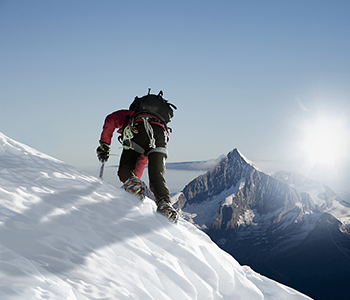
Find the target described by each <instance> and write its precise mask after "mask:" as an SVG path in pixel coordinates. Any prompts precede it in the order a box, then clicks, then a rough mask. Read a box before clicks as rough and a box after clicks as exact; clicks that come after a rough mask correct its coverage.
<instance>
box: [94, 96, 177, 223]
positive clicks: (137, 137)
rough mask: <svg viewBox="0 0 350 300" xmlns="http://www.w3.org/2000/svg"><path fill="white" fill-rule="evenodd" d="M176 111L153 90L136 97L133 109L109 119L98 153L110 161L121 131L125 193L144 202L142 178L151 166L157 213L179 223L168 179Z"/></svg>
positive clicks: (116, 112)
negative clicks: (153, 92) (112, 148)
mask: <svg viewBox="0 0 350 300" xmlns="http://www.w3.org/2000/svg"><path fill="white" fill-rule="evenodd" d="M173 109H177V108H176V106H175V105H173V104H171V103H169V102H168V101H167V100H165V99H164V98H163V92H162V91H160V92H159V94H158V95H154V94H150V89H149V90H148V94H147V95H145V96H143V97H141V98H138V97H135V99H134V101H133V102H132V103H131V104H130V107H129V109H122V110H118V111H115V112H113V113H111V114H109V115H108V116H107V117H106V118H105V121H104V125H103V130H102V133H101V137H100V141H99V142H100V145H99V146H98V147H97V149H96V152H97V156H98V159H99V160H100V161H101V162H106V161H107V160H108V158H109V152H110V145H111V140H112V137H113V133H114V131H115V129H118V133H121V136H120V137H119V138H118V139H119V141H120V142H121V143H122V146H123V151H122V154H121V157H120V162H119V169H118V177H119V179H120V181H121V182H122V183H123V184H124V189H125V190H126V191H127V192H129V193H131V194H136V195H138V196H139V198H140V199H141V200H142V201H143V200H144V198H145V188H144V185H143V182H142V180H141V176H142V174H143V171H144V169H145V167H146V165H147V163H148V177H149V187H150V190H151V191H152V192H153V194H154V197H155V201H156V204H157V212H159V213H161V214H163V215H165V216H166V217H167V218H169V219H170V220H171V221H173V222H177V219H178V214H177V211H176V210H175V209H174V208H173V207H172V205H171V202H170V195H169V189H168V187H167V184H166V181H165V178H164V173H165V160H166V159H167V156H168V151H167V143H168V141H169V132H171V129H170V128H169V127H168V126H167V124H168V123H169V122H170V120H171V118H173V116H174V110H173Z"/></svg>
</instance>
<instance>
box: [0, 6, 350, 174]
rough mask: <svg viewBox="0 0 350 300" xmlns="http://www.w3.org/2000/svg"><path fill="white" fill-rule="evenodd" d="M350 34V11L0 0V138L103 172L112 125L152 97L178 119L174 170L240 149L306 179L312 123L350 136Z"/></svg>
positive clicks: (172, 153)
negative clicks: (101, 151)
mask: <svg viewBox="0 0 350 300" xmlns="http://www.w3.org/2000/svg"><path fill="white" fill-rule="evenodd" d="M349 32H350V2H349V1H337V0H336V1H334V0H333V1H332V0H330V1H301V0H300V1H298V0H297V1H263V0H260V1H89V0H87V1H44V0H41V1H36V0H32V1H22V0H18V1H9V0H8V1H6V0H0V41H1V42H0V51H1V56H0V99H1V112H0V116H1V118H0V131H1V132H3V133H4V134H6V135H7V136H9V137H11V138H13V139H16V140H18V141H20V142H23V143H25V144H28V145H30V146H32V147H34V148H36V149H37V150H40V151H42V152H44V153H47V154H49V155H51V156H54V157H56V158H58V159H61V160H63V161H65V162H68V163H70V164H72V165H74V166H76V167H78V168H80V169H89V168H96V167H98V162H97V159H96V155H95V149H96V147H97V145H98V139H99V135H100V132H101V128H102V124H103V121H104V118H105V116H106V115H107V114H109V113H111V112H113V111H115V110H118V109H121V108H126V107H128V106H129V104H130V102H131V101H132V100H133V98H134V97H135V96H142V95H143V94H146V93H147V89H148V88H149V87H151V88H152V91H153V92H154V93H158V91H159V90H160V89H162V90H163V91H164V97H165V98H166V99H169V100H170V101H171V102H173V103H174V104H176V105H177V106H178V110H177V111H176V113H175V118H174V120H173V121H172V123H171V127H172V128H173V134H172V135H171V140H170V143H169V152H170V155H169V158H168V161H170V162H177V161H193V160H206V159H212V158H217V157H218V156H220V155H222V154H227V153H228V152H229V151H231V150H232V149H233V148H238V149H239V150H240V151H241V152H242V153H243V154H244V155H245V156H246V157H248V158H249V159H252V160H260V161H271V160H272V161H277V162H283V163H291V164H293V166H298V168H299V166H300V168H302V167H305V165H306V158H305V156H303V152H302V151H300V143H301V142H300V140H301V139H302V136H303V132H302V127H303V124H305V122H309V120H312V119H313V118H314V117H315V115H317V114H319V113H320V112H321V113H325V114H327V115H331V116H332V117H334V118H342V120H343V125H344V128H345V130H346V132H347V133H350V131H349V128H350V125H349V119H348V117H349V110H350V85H349V82H350V59H349V53H350V39H349ZM349 135H350V134H349ZM112 151H113V153H115V154H120V149H119V144H118V143H117V141H116V139H114V141H113V144H112ZM110 163H111V164H117V163H118V157H113V158H111V162H110ZM349 165H350V164H349V160H348V158H347V157H343V158H342V164H341V165H338V166H336V167H337V171H336V173H337V179H338V178H342V179H344V178H345V177H346V176H348V174H349V173H350V172H348V170H349V169H348V167H349ZM345 166H346V167H345ZM316 169H317V172H316V173H317V174H318V175H319V174H320V172H321V173H324V172H326V173H327V172H328V174H329V170H328V169H322V171H320V170H321V169H320V168H316ZM316 169H315V170H316ZM303 170H306V169H305V168H304V169H303ZM308 170H309V171H310V170H311V169H308ZM310 173H311V171H310ZM314 173H315V172H314ZM316 173H315V174H316ZM315 174H314V175H315ZM317 174H316V175H317ZM306 175H307V174H306ZM349 178H350V177H349Z"/></svg>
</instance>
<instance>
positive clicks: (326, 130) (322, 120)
mask: <svg viewBox="0 0 350 300" xmlns="http://www.w3.org/2000/svg"><path fill="white" fill-rule="evenodd" d="M304 133H305V138H304V142H303V144H302V149H303V150H304V151H305V152H306V154H307V155H308V158H309V159H310V160H311V162H313V163H320V164H326V165H334V164H335V163H336V162H337V161H339V160H340V159H342V158H343V157H344V156H345V155H346V148H347V145H346V144H347V140H348V138H349V137H348V133H347V132H346V130H345V126H344V124H343V122H342V121H341V120H340V119H336V118H330V117H327V116H319V117H318V118H317V119H316V120H315V121H313V122H311V123H307V124H306V126H305V128H304Z"/></svg>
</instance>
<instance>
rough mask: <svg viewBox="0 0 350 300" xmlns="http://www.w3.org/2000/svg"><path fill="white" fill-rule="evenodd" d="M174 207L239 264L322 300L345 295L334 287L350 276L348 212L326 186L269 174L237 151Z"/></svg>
mask: <svg viewBox="0 0 350 300" xmlns="http://www.w3.org/2000/svg"><path fill="white" fill-rule="evenodd" d="M175 206H177V207H178V208H179V209H181V211H182V215H183V217H184V218H186V219H187V220H189V221H190V222H192V223H194V224H195V225H196V226H197V227H199V228H201V229H203V230H204V231H206V232H207V233H208V235H209V236H210V237H211V238H212V239H213V240H214V241H215V242H216V243H217V244H218V245H219V246H220V247H221V248H223V249H224V250H226V251H227V252H229V253H230V254H232V255H233V256H234V257H235V258H236V259H237V260H238V261H239V262H240V263H241V264H247V265H250V266H251V267H252V268H253V269H255V270H256V271H258V272H260V273H262V274H263V275H266V276H268V277H270V278H273V279H275V280H277V281H280V282H282V283H285V284H287V285H290V286H292V287H294V288H296V289H298V290H300V291H301V292H303V293H306V294H308V295H310V296H311V297H314V298H316V299H332V298H329V297H330V296H331V295H332V296H331V297H333V298H334V297H335V298H334V299H336V298H337V299H340V298H342V297H343V296H344V295H345V294H344V293H347V291H345V289H341V288H336V286H338V284H339V283H340V282H342V281H343V280H344V278H348V277H349V276H350V259H349V258H350V235H349V231H348V229H347V227H349V223H350V222H349V217H350V209H349V207H348V206H349V205H346V203H344V202H343V201H342V200H341V199H340V197H339V196H337V195H336V194H335V193H334V192H333V191H332V190H331V189H330V188H329V187H327V186H326V185H323V184H321V183H318V182H315V181H312V180H310V179H308V178H306V177H305V176H303V175H301V174H296V173H290V172H277V173H275V174H273V176H269V175H267V174H265V173H263V172H261V171H259V170H258V169H256V168H255V167H254V165H253V164H251V163H250V162H249V161H248V160H247V159H246V158H244V157H243V156H242V155H241V154H240V153H239V151H238V150H237V149H234V150H233V151H231V152H230V153H229V154H228V155H227V156H226V158H225V159H224V160H223V161H222V162H221V163H220V164H219V165H218V166H216V167H215V168H214V169H212V170H210V171H208V172H207V173H206V174H203V175H201V176H199V177H197V178H196V179H194V180H193V181H192V182H190V183H189V184H188V185H187V186H186V187H185V188H184V190H183V193H182V194H180V195H179V196H178V201H177V202H176V204H175ZM335 216H336V217H337V218H336V217H335ZM340 220H341V221H340ZM320 262H322V263H320ZM345 266H346V267H345ZM332 270H333V271H332ZM334 270H336V271H334ZM330 274H332V275H330ZM335 290H336V292H335ZM334 293H337V294H334ZM335 295H337V297H336V296H335ZM327 297H328V298H327Z"/></svg>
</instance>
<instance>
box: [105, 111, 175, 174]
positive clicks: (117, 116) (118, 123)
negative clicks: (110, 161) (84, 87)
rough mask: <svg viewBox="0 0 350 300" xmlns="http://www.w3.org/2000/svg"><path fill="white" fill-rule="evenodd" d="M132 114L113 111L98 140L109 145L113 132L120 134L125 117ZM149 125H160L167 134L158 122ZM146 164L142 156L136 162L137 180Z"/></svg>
mask: <svg viewBox="0 0 350 300" xmlns="http://www.w3.org/2000/svg"><path fill="white" fill-rule="evenodd" d="M133 114H134V111H133V110H126V109H122V110H118V111H115V112H113V113H111V114H110V115H108V116H107V117H106V119H105V123H104V125H103V130H102V133H101V138H100V140H101V141H102V142H104V143H107V144H108V145H110V144H111V142H112V137H113V133H114V131H115V130H116V129H118V132H119V133H122V132H121V131H122V128H123V127H124V125H125V118H126V117H127V116H130V117H131V116H132V115H133ZM136 121H137V120H136ZM151 123H155V124H157V125H160V126H161V127H163V129H164V131H165V132H166V133H167V134H168V132H167V131H166V129H165V128H164V126H163V125H162V124H161V123H160V122H159V123H158V122H151ZM147 163H148V158H147V156H145V155H144V154H142V155H141V157H140V159H139V160H138V161H137V165H136V168H135V170H134V175H135V176H137V177H138V178H141V176H142V173H143V171H144V169H145V167H146V165H147Z"/></svg>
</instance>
